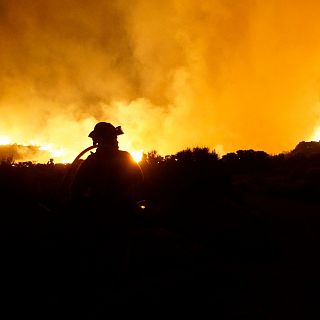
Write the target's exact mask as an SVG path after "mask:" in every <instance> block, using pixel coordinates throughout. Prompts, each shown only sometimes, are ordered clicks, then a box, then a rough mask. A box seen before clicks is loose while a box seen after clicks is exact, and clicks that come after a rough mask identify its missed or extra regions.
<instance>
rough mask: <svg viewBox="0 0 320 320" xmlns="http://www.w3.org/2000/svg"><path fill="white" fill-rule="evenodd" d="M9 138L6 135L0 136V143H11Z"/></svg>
mask: <svg viewBox="0 0 320 320" xmlns="http://www.w3.org/2000/svg"><path fill="white" fill-rule="evenodd" d="M11 143H12V142H11V139H10V138H9V137H6V136H0V145H5V144H11Z"/></svg>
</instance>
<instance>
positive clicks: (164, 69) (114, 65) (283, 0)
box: [0, 0, 320, 161]
mask: <svg viewBox="0 0 320 320" xmlns="http://www.w3.org/2000/svg"><path fill="white" fill-rule="evenodd" d="M319 12H320V3H319V2H318V1H316V0H314V1H311V0H306V1H287V0H270V1H258V0H243V1H229V0H200V1H199V0H197V1H196V0H186V1H178V0H163V1H156V0H134V1H133V0H115V1H98V0H93V1H89V2H88V1H85V0H68V1H63V2H62V1H59V2H57V1H54V0H47V1H41V0H25V1H17V0H11V1H1V0H0V61H1V70H0V110H1V117H0V137H1V136H3V137H8V138H7V139H9V140H10V141H11V142H12V143H18V144H29V143H33V144H36V145H39V146H42V147H43V148H45V146H47V148H49V149H51V150H53V151H52V152H51V154H53V152H55V154H56V156H53V157H54V158H56V159H57V160H59V159H61V160H66V161H71V160H72V159H73V158H74V157H75V156H76V155H77V154H78V153H79V152H80V151H81V150H82V149H84V148H86V147H87V146H88V145H90V144H91V140H90V139H89V138H88V137H87V136H88V133H89V132H90V131H91V130H92V128H93V126H94V125H95V123H96V122H98V121H108V122H111V123H113V124H114V125H116V126H118V125H121V126H122V128H123V130H124V132H125V135H123V136H121V137H120V138H119V141H120V147H121V148H122V149H126V150H129V151H131V152H136V151H141V150H144V151H145V152H148V151H151V150H154V149H155V150H157V151H158V152H159V153H160V154H170V153H174V152H177V151H179V150H181V149H183V148H187V147H194V146H208V147H209V148H212V149H213V148H215V149H217V150H218V151H220V152H222V153H223V152H230V151H236V150H238V149H249V148H253V149H256V150H264V151H266V152H269V153H279V152H282V151H288V150H291V149H293V148H294V146H295V145H296V144H297V143H298V142H299V141H301V140H308V139H312V138H314V137H316V132H317V130H318V126H320V118H319V115H320V114H319V111H320V108H319V106H320V104H319V83H320V82H319V79H320V63H319V57H320V41H319V39H320V23H319V22H318V20H319V19H318V15H319ZM0 142H1V140H0ZM54 150H55V151H54ZM37 160H39V161H47V160H48V159H37Z"/></svg>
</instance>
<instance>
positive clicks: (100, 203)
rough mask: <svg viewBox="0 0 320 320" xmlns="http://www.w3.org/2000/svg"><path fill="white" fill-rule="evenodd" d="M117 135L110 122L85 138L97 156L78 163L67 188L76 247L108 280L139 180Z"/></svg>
mask: <svg viewBox="0 0 320 320" xmlns="http://www.w3.org/2000/svg"><path fill="white" fill-rule="evenodd" d="M120 134H123V131H122V130H121V127H114V126H113V125H112V124H110V123H107V122H99V123H98V124H96V125H95V127H94V130H93V131H92V132H91V133H90V134H89V137H90V138H92V140H93V145H94V146H96V147H97V149H96V152H94V153H91V154H90V155H89V156H88V157H87V159H86V160H84V161H83V163H82V164H81V166H80V167H79V169H78V171H77V173H76V175H75V177H74V180H73V183H72V185H71V197H72V203H73V205H74V208H73V210H74V209H75V208H76V210H75V211H76V212H77V214H76V215H73V217H74V219H75V220H76V221H77V222H78V223H79V221H80V224H79V226H80V228H79V229H78V235H77V237H76V238H77V239H79V243H81V247H83V245H84V247H87V248H88V247H89V249H90V250H89V251H91V258H89V263H91V264H94V266H95V271H94V272H95V273H96V270H97V268H98V269H99V270H100V271H101V272H102V274H103V275H106V274H107V273H109V275H111V277H114V275H115V274H116V273H118V272H119V270H120V269H121V267H122V266H123V265H122V263H123V258H124V257H125V253H126V250H127V245H128V237H129V231H130V226H131V222H132V219H133V218H134V214H135V207H136V203H137V200H139V199H138V198H137V195H136V191H137V190H138V189H139V185H140V184H141V182H142V180H143V175H142V171H141V168H140V166H139V165H138V164H137V163H136V162H135V161H134V160H133V158H132V157H131V155H130V154H129V153H128V152H126V151H121V150H119V146H118V141H117V137H118V135H120ZM77 222H76V223H77ZM83 241H84V242H83ZM92 260H96V261H92ZM110 272H111V273H110ZM98 273H99V272H98Z"/></svg>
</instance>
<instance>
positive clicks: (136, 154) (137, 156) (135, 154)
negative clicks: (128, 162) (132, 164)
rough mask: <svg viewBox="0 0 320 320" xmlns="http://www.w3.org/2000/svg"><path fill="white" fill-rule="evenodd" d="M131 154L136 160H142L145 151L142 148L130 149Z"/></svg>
mask: <svg viewBox="0 0 320 320" xmlns="http://www.w3.org/2000/svg"><path fill="white" fill-rule="evenodd" d="M130 154H131V156H132V158H133V159H134V161H136V162H140V161H141V160H142V155H143V151H142V150H139V151H130Z"/></svg>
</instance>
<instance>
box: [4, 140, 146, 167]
mask: <svg viewBox="0 0 320 320" xmlns="http://www.w3.org/2000/svg"><path fill="white" fill-rule="evenodd" d="M10 145H12V146H13V145H17V146H20V147H35V148H36V149H37V150H38V151H39V153H37V154H36V155H35V156H32V155H26V157H27V158H26V159H24V160H28V161H29V160H30V161H32V160H33V161H36V162H39V163H43V162H47V161H48V160H49V159H50V158H52V159H54V160H55V162H57V163H71V162H72V161H73V159H74V158H75V156H76V155H77V154H79V153H80V151H82V150H80V149H77V148H74V150H67V149H66V148H63V147H61V146H56V145H54V144H51V143H42V142H38V141H36V140H30V141H27V142H22V143H14V142H13V140H12V139H11V138H10V137H8V136H5V135H1V136H0V146H10ZM41 152H43V153H42V154H41ZM129 153H130V154H131V156H132V158H133V159H134V161H136V162H140V161H141V159H142V156H143V150H134V149H129ZM28 157H29V158H28ZM15 160H16V159H15ZM17 160H21V159H17Z"/></svg>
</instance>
